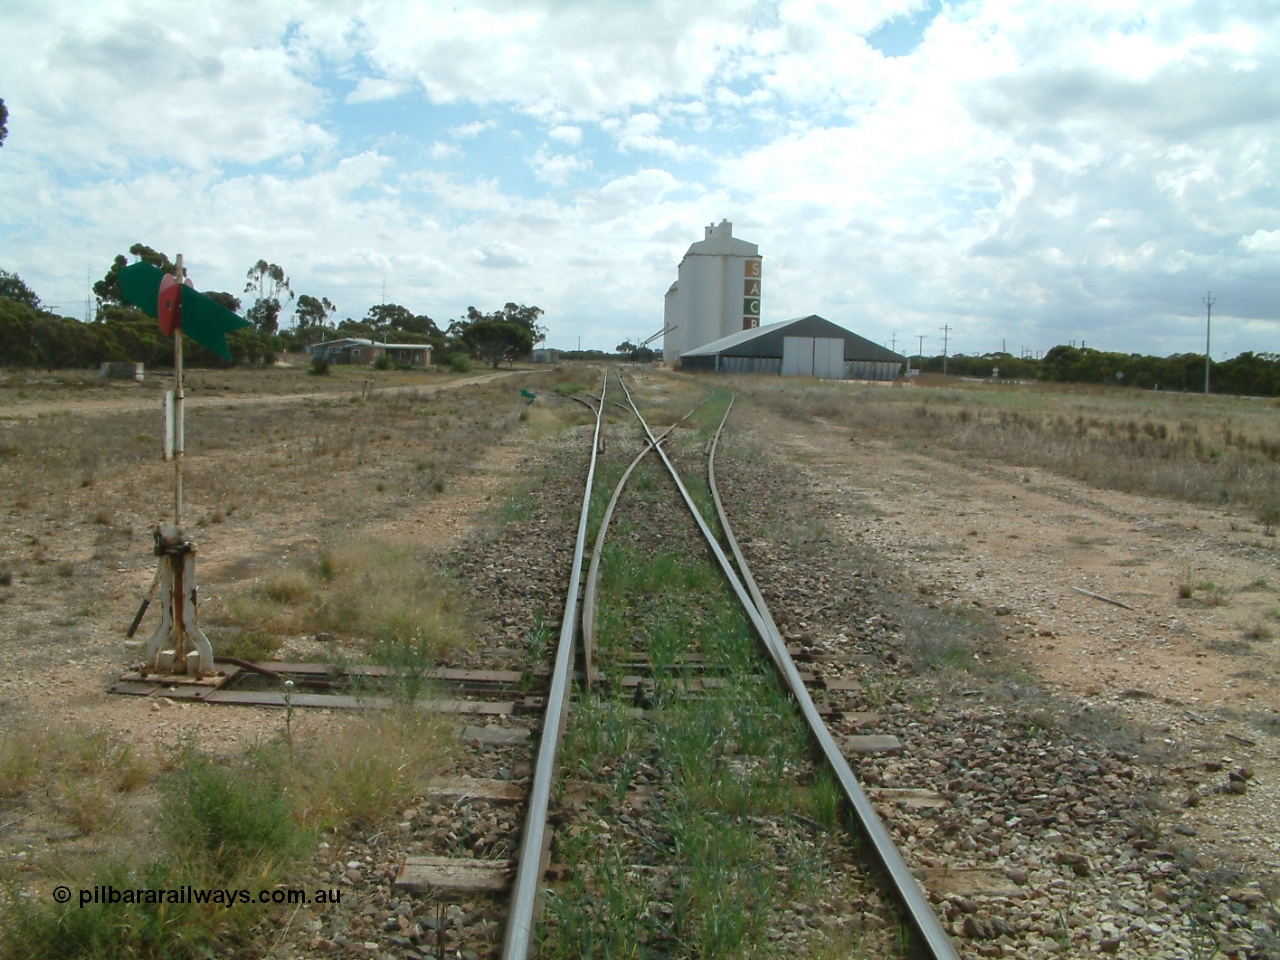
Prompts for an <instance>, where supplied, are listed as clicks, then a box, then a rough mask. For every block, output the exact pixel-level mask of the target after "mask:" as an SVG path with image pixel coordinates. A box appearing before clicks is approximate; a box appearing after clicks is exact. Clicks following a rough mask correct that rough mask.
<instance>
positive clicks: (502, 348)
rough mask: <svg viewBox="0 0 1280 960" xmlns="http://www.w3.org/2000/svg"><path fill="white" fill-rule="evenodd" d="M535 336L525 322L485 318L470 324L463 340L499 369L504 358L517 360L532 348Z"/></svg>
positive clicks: (463, 335)
mask: <svg viewBox="0 0 1280 960" xmlns="http://www.w3.org/2000/svg"><path fill="white" fill-rule="evenodd" d="M533 336H534V335H533V332H532V331H531V330H530V329H529V328H528V327H526V326H525V325H524V324H520V323H514V322H512V321H508V320H491V319H488V318H484V319H481V320H476V321H474V322H472V323H470V324H468V326H467V328H466V330H465V331H464V332H463V334H462V340H463V341H464V342H465V343H466V344H467V345H468V346H469V347H470V348H471V349H472V351H473V352H475V353H477V354H479V355H480V356H481V357H483V358H484V359H486V360H489V361H490V362H492V363H493V369H495V370H497V369H498V364H500V363H501V362H502V361H503V360H515V359H516V358H518V357H522V356H525V355H526V354H527V353H528V352H529V351H530V350H532V349H533V343H534V340H533Z"/></svg>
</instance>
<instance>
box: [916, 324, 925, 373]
mask: <svg viewBox="0 0 1280 960" xmlns="http://www.w3.org/2000/svg"><path fill="white" fill-rule="evenodd" d="M916 339H917V340H919V341H920V343H919V345H918V347H917V348H916V357H917V358H919V360H920V362H919V363H917V364H916V371H917V372H919V371H920V370H921V369H923V368H924V334H923V333H917V334H916Z"/></svg>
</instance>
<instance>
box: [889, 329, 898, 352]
mask: <svg viewBox="0 0 1280 960" xmlns="http://www.w3.org/2000/svg"><path fill="white" fill-rule="evenodd" d="M889 343H890V347H889V349H890V350H892V351H893V352H894V353H897V352H898V331H897V330H895V331H893V335H892V336H891V337H890V338H889Z"/></svg>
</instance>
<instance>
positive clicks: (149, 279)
mask: <svg viewBox="0 0 1280 960" xmlns="http://www.w3.org/2000/svg"><path fill="white" fill-rule="evenodd" d="M163 279H164V271H163V270H161V269H160V268H159V267H153V266H152V265H151V264H149V263H147V262H146V261H139V262H138V263H131V264H129V266H127V267H123V268H121V270H120V292H121V293H123V294H124V298H125V299H126V300H128V301H129V302H130V303H132V304H133V305H134V306H135V307H137V308H138V309H139V310H141V311H142V312H143V313H146V314H148V315H150V316H152V317H157V318H158V317H159V312H160V311H159V304H160V281H161V280H163ZM250 326H253V324H251V323H250V322H249V321H248V320H245V319H244V318H243V317H238V316H236V315H235V314H234V313H232V312H231V311H230V310H228V309H227V308H226V307H224V306H223V305H222V304H220V303H218V302H217V301H216V300H210V299H209V298H208V297H206V296H205V295H204V294H203V293H200V292H199V291H197V290H195V289H194V288H192V287H185V286H184V287H183V288H182V332H183V333H185V334H186V335H187V336H188V337H190V338H191V339H192V340H194V341H195V342H196V343H198V344H200V345H201V346H202V347H207V348H208V349H210V350H212V351H213V352H214V353H216V354H217V355H218V356H220V357H222V359H224V360H230V359H231V348H230V347H229V346H227V334H228V333H230V332H231V331H232V330H240V329H242V328H244V327H250Z"/></svg>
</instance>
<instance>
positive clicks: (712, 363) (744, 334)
mask: <svg viewBox="0 0 1280 960" xmlns="http://www.w3.org/2000/svg"><path fill="white" fill-rule="evenodd" d="M906 362H907V358H906V357H904V356H902V355H901V354H897V353H894V352H893V351H892V350H889V349H887V348H885V347H882V346H880V344H878V343H873V342H871V341H870V340H868V339H866V337H860V336H858V335H857V334H856V333H852V332H851V331H849V330H846V329H844V327H839V326H836V324H834V323H832V322H831V321H830V320H826V319H824V318H823V317H819V316H808V317H799V318H797V319H795V320H783V321H782V322H780V323H770V324H767V325H766V326H763V327H757V328H756V329H754V330H740V331H739V332H737V333H735V334H731V335H730V336H727V337H722V338H721V339H719V340H713V341H712V342H711V343H707V344H703V345H702V346H700V347H697V348H694V349H692V350H687V351H685V352H684V353H682V354H681V355H680V366H681V367H683V368H684V369H685V370H714V371H717V372H719V373H769V374H775V375H781V376H796V377H818V378H820V379H825V380H895V379H897V378H898V376H899V375H900V374H901V372H902V368H903V366H904V365H905V364H906Z"/></svg>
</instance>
